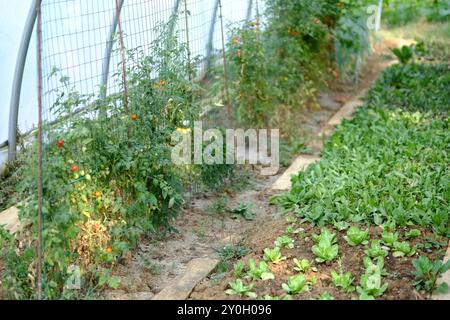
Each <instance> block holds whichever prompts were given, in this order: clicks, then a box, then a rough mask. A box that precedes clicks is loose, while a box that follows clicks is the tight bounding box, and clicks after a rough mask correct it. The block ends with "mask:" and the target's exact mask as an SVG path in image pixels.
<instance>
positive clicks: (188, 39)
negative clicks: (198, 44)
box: [184, 0, 193, 82]
mask: <svg viewBox="0 0 450 320" xmlns="http://www.w3.org/2000/svg"><path fill="white" fill-rule="evenodd" d="M187 1H188V0H184V23H185V28H186V31H185V32H186V45H187V59H188V65H189V82H191V81H192V80H193V79H192V78H193V76H192V64H191V61H192V57H191V55H192V54H191V48H190V44H191V40H190V37H189V19H188V18H189V11H188V4H187Z"/></svg>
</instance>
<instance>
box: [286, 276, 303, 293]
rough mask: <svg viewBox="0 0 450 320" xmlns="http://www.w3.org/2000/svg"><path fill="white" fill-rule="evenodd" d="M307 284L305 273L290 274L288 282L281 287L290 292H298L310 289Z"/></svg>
mask: <svg viewBox="0 0 450 320" xmlns="http://www.w3.org/2000/svg"><path fill="white" fill-rule="evenodd" d="M307 284H308V283H307V281H306V276H305V275H304V274H297V275H295V276H290V277H289V278H288V282H287V284H286V283H283V284H282V285H281V287H282V288H283V290H284V291H286V293H288V294H297V293H301V292H305V291H308V290H309V288H308V285H307Z"/></svg>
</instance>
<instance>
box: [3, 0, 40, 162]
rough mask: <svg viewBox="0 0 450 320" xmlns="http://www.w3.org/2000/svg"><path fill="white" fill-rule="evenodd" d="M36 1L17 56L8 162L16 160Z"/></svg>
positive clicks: (10, 111) (27, 21)
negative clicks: (23, 85)
mask: <svg viewBox="0 0 450 320" xmlns="http://www.w3.org/2000/svg"><path fill="white" fill-rule="evenodd" d="M36 16H37V11H36V0H33V2H32V3H31V7H30V11H29V12H28V17H27V20H26V22H25V29H24V31H23V34H22V38H21V40H20V47H19V54H18V56H17V62H16V68H15V70H14V78H13V85H12V92H11V102H10V106H9V130H8V141H7V142H8V160H9V161H11V160H14V159H15V157H16V152H17V150H16V148H17V123H18V117H19V102H20V92H21V90H22V80H23V73H24V70H25V62H26V60H27V54H28V47H29V45H30V40H31V35H32V34H33V28H34V25H35V23H36Z"/></svg>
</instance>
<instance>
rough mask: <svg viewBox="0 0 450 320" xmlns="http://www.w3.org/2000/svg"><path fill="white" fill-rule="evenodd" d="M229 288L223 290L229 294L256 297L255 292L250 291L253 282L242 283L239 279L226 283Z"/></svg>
mask: <svg viewBox="0 0 450 320" xmlns="http://www.w3.org/2000/svg"><path fill="white" fill-rule="evenodd" d="M228 285H229V286H230V289H228V290H227V291H225V293H226V294H228V295H230V296H245V297H249V298H256V297H257V295H256V293H254V292H252V289H253V284H249V285H244V283H243V282H242V280H241V279H237V280H236V281H234V282H230V283H228Z"/></svg>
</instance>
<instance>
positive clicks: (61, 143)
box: [58, 138, 64, 149]
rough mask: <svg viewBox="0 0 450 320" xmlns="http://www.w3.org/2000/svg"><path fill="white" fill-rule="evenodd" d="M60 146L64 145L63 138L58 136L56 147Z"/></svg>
mask: <svg viewBox="0 0 450 320" xmlns="http://www.w3.org/2000/svg"><path fill="white" fill-rule="evenodd" d="M62 147H64V141H63V139H61V138H59V139H58V148H60V149H61V148H62Z"/></svg>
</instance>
